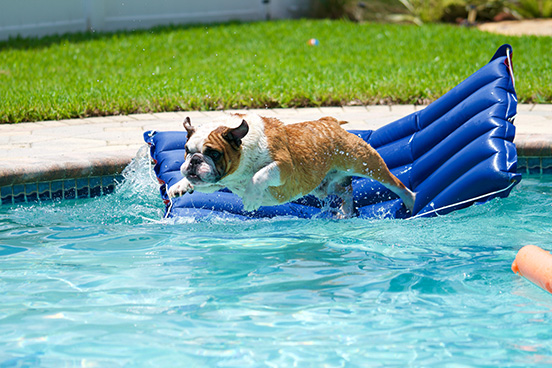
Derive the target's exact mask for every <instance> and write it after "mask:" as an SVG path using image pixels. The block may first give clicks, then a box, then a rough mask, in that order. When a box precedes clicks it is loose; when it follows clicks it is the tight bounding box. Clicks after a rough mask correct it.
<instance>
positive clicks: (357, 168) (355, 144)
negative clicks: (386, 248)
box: [339, 134, 416, 212]
mask: <svg viewBox="0 0 552 368" xmlns="http://www.w3.org/2000/svg"><path fill="white" fill-rule="evenodd" d="M351 136H352V138H350V139H348V140H347V141H346V142H347V143H346V147H344V149H343V152H355V154H354V155H350V154H349V155H348V154H346V153H345V154H343V155H341V156H340V160H342V162H340V163H339V165H340V166H341V167H342V169H344V170H346V171H347V172H348V173H349V174H350V175H352V176H363V177H368V178H371V179H374V180H377V181H378V182H380V183H381V184H383V186H385V187H386V188H387V189H389V190H391V191H392V192H393V193H395V194H396V195H398V196H399V197H400V198H401V199H402V201H403V202H404V204H405V206H406V208H407V209H408V210H409V211H410V212H412V211H413V209H414V202H415V201H416V194H415V193H414V192H412V191H411V190H410V189H408V188H407V187H406V186H405V185H404V184H403V183H402V182H401V181H400V180H399V179H398V178H397V177H396V176H395V175H393V174H392V173H391V171H389V168H388V167H387V164H386V163H385V161H383V158H382V157H381V156H380V155H379V153H378V152H377V151H376V150H375V149H374V148H373V147H372V146H370V145H369V144H368V143H366V142H365V141H364V140H363V139H362V138H360V137H358V136H356V135H354V134H351ZM347 169H349V170H347Z"/></svg>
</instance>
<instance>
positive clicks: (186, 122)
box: [184, 117, 196, 139]
mask: <svg viewBox="0 0 552 368" xmlns="http://www.w3.org/2000/svg"><path fill="white" fill-rule="evenodd" d="M184 129H186V132H187V133H188V139H190V137H191V136H192V134H194V133H195V131H196V130H195V128H194V127H193V126H192V121H191V120H190V117H186V120H184Z"/></svg>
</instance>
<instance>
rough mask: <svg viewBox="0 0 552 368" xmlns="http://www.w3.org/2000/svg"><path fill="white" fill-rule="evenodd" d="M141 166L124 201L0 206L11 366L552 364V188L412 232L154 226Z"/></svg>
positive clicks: (1, 292)
mask: <svg viewBox="0 0 552 368" xmlns="http://www.w3.org/2000/svg"><path fill="white" fill-rule="evenodd" d="M161 217H162V204H161V201H160V199H159V197H158V193H157V188H156V185H155V184H153V183H152V181H151V178H150V176H149V175H148V172H147V168H143V167H142V166H141V165H136V164H135V165H134V167H133V168H132V169H131V170H129V171H128V172H127V173H126V180H125V182H124V183H123V184H121V185H119V186H118V189H117V190H116V192H115V193H114V194H112V195H109V196H106V197H102V198H96V199H91V200H78V201H64V202H58V203H42V204H28V205H21V206H16V207H9V208H6V207H5V206H4V207H2V208H1V209H0V262H1V268H0V276H1V278H0V298H1V299H0V300H1V303H0V367H35V366H36V367H73V366H79V367H80V366H85V367H119V366H128V367H180V366H181V367H203V366H207V367H217V366H220V367H246V366H267V367H291V366H294V365H295V366H300V367H321V366H328V367H341V366H351V367H355V366H359V367H360V366H362V367H364V366H366V367H379V366H381V367H392V366H395V367H408V366H423V367H443V366H454V367H464V366H466V367H467V366H469V367H506V366H511V367H516V366H517V367H527V366H547V365H550V364H552V328H551V326H552V314H551V308H552V295H550V294H548V293H547V292H545V291H543V290H541V289H540V288H538V287H536V286H535V285H533V284H531V283H530V282H528V281H527V280H525V279H524V278H522V277H520V276H518V275H515V274H514V273H512V271H511V270H510V266H511V263H512V261H513V259H514V257H515V254H516V252H517V251H518V250H519V248H521V246H523V245H525V244H537V245H540V246H542V247H544V248H547V249H552V234H551V233H552V220H551V218H552V177H550V176H548V177H546V176H541V177H528V178H524V179H523V181H522V182H521V184H520V185H518V186H517V187H516V188H515V189H514V190H513V192H512V194H511V196H510V197H509V198H507V199H502V200H493V201H491V202H490V203H486V204H484V205H479V206H472V207H470V208H468V209H466V210H462V211H458V212H455V213H452V214H449V215H447V216H443V217H436V218H424V219H415V220H381V219H374V220H365V219H350V220H339V221H338V220H321V219H319V220H301V219H293V218H276V219H270V220H252V221H246V222H242V221H228V220H224V221H223V220H218V219H216V218H213V219H209V220H204V221H196V220H195V219H190V218H188V219H186V218H183V219H179V220H177V221H174V220H173V221H161V222H159V221H157V220H159V219H160V218H161Z"/></svg>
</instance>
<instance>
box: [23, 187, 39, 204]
mask: <svg viewBox="0 0 552 368" xmlns="http://www.w3.org/2000/svg"><path fill="white" fill-rule="evenodd" d="M25 197H26V200H27V202H36V201H38V184H37V183H31V184H25Z"/></svg>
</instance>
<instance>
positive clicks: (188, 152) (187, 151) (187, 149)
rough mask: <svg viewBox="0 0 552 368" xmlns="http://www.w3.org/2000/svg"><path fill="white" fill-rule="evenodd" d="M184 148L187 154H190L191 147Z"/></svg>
mask: <svg viewBox="0 0 552 368" xmlns="http://www.w3.org/2000/svg"><path fill="white" fill-rule="evenodd" d="M184 149H185V150H186V156H188V155H189V154H190V149H189V148H188V146H184Z"/></svg>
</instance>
